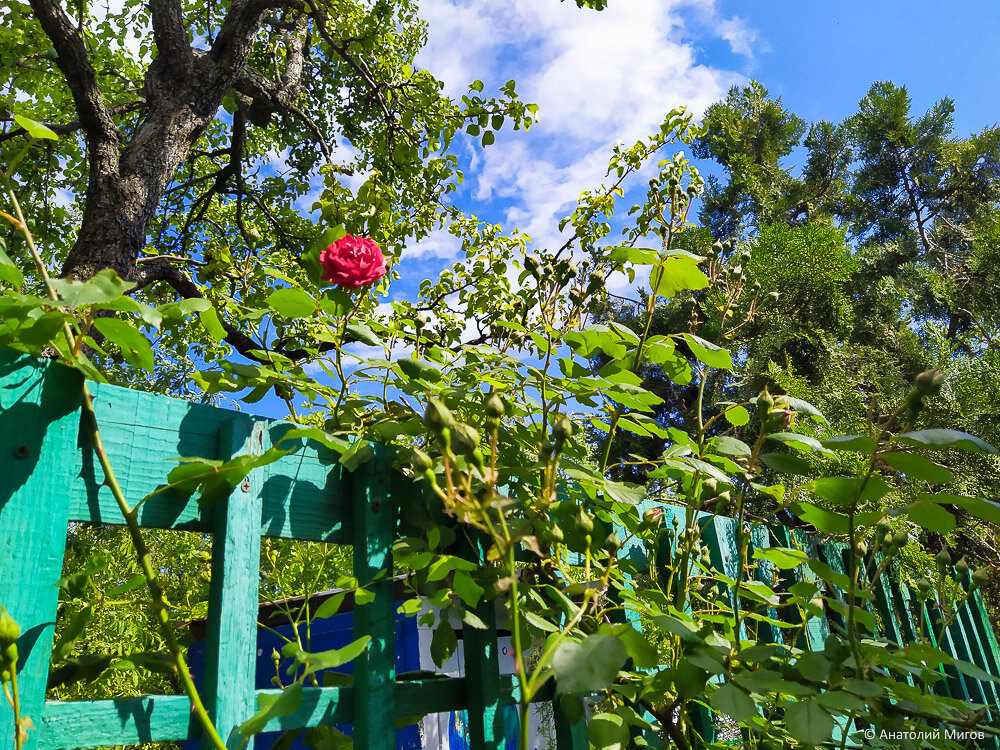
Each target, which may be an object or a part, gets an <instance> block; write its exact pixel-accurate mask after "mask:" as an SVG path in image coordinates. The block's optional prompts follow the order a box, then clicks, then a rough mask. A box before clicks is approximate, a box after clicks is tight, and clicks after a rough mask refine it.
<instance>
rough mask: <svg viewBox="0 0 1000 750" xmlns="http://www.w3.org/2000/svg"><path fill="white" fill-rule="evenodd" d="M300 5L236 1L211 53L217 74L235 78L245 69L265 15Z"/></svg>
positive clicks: (278, 0) (269, 0)
mask: <svg viewBox="0 0 1000 750" xmlns="http://www.w3.org/2000/svg"><path fill="white" fill-rule="evenodd" d="M297 5H298V3H296V2H294V0H291V1H289V0H284V2H282V1H281V0H233V2H232V3H231V4H230V6H229V12H228V13H226V17H225V18H224V19H223V21H222V27H221V28H220V29H219V35H218V36H217V37H216V38H215V43H214V44H213V45H212V48H211V50H209V53H208V56H209V58H210V59H211V61H212V63H213V65H214V68H215V71H216V74H217V75H218V76H219V77H221V78H231V77H232V76H234V75H236V73H237V72H238V71H239V70H241V69H242V68H243V65H244V64H245V63H246V59H247V56H248V55H249V53H250V46H251V45H252V43H253V39H254V37H255V36H256V34H257V30H258V29H259V28H260V23H261V17H262V16H263V14H264V12H265V11H267V10H271V9H273V8H278V7H289V6H291V7H297Z"/></svg>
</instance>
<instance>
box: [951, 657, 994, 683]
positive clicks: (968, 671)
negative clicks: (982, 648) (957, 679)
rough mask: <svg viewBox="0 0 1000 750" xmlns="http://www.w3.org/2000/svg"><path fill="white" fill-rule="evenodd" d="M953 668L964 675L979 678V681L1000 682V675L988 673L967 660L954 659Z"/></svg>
mask: <svg viewBox="0 0 1000 750" xmlns="http://www.w3.org/2000/svg"><path fill="white" fill-rule="evenodd" d="M955 668H956V669H957V670H958V671H959V672H961V673H962V674H964V675H965V676H966V677H971V678H972V679H974V680H979V681H980V682H995V683H997V684H1000V677H997V676H996V675H992V674H989V673H988V672H985V671H983V670H982V669H980V668H979V667H977V666H976V665H975V664H970V663H969V662H967V661H962V660H961V659H955Z"/></svg>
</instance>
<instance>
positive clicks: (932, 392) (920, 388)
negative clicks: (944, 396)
mask: <svg viewBox="0 0 1000 750" xmlns="http://www.w3.org/2000/svg"><path fill="white" fill-rule="evenodd" d="M913 385H914V386H915V387H916V389H917V392H918V393H920V395H922V396H936V395H938V394H939V393H940V392H941V386H943V385H944V373H943V372H941V371H940V370H924V371H923V372H922V373H920V374H919V375H917V377H916V378H914V380H913Z"/></svg>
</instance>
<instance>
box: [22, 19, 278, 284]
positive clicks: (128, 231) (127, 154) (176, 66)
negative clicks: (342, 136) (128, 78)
mask: <svg viewBox="0 0 1000 750" xmlns="http://www.w3.org/2000/svg"><path fill="white" fill-rule="evenodd" d="M31 3H32V8H33V9H34V11H35V14H36V16H37V17H38V19H39V21H40V22H41V25H42V28H43V30H44V31H45V33H46V34H47V35H48V37H49V38H50V40H51V41H52V44H53V46H54V47H55V49H56V50H57V52H58V56H59V66H60V69H61V71H62V73H63V75H64V77H65V78H66V81H67V83H68V85H69V88H70V91H71V92H72V94H73V99H74V103H75V105H76V109H77V112H78V114H79V116H80V126H81V127H80V129H81V131H82V132H83V134H84V138H85V140H86V144H87V156H88V166H89V175H88V184H87V192H86V201H85V208H84V214H83V219H82V222H81V226H80V233H79V235H78V236H77V238H76V241H75V243H74V245H73V247H72V248H71V250H70V252H69V255H68V257H67V258H66V262H65V263H64V265H63V268H62V272H61V273H62V275H63V276H65V277H72V278H77V279H88V278H90V277H92V276H93V275H94V274H95V273H97V272H98V271H100V270H102V269H105V268H111V269H114V270H115V271H116V272H117V273H118V275H119V276H121V277H122V278H124V279H128V280H138V278H137V271H136V260H137V259H138V257H139V251H140V250H141V249H142V248H143V246H144V245H145V244H146V233H147V231H148V229H149V226H150V224H151V223H152V221H153V219H154V217H155V215H156V210H157V208H158V206H159V205H160V202H161V200H162V199H163V195H164V193H165V191H166V189H167V186H168V185H169V184H170V183H171V181H172V180H173V177H174V174H175V173H176V171H177V169H178V168H179V167H180V166H181V165H182V164H183V163H184V161H185V159H187V157H188V154H189V153H190V151H191V148H192V146H193V145H194V143H195V142H196V141H197V140H198V138H199V137H200V136H201V135H202V133H204V132H205V129H206V128H207V127H208V126H209V124H210V123H211V122H212V120H213V119H214V118H215V115H216V112H217V111H218V109H219V107H220V106H221V103H222V98H223V97H224V96H225V94H226V93H227V92H228V91H229V90H230V89H231V88H232V87H233V86H234V83H235V82H236V80H237V79H238V78H239V77H240V76H242V75H243V74H244V73H245V70H246V63H247V59H248V57H249V55H250V50H251V47H252V44H253V40H254V37H255V36H256V34H257V33H258V31H259V30H260V27H261V19H262V16H263V14H264V12H265V11H267V10H268V9H270V8H272V7H274V6H276V5H277V4H278V3H276V2H274V0H233V2H232V4H231V6H230V9H229V12H228V13H227V15H226V18H225V19H224V21H223V24H222V27H221V29H220V31H219V34H218V36H217V38H216V40H215V43H214V44H213V46H212V48H211V50H209V51H208V52H207V53H206V52H200V51H196V50H194V49H192V48H191V44H190V41H189V40H188V37H187V30H186V29H185V28H184V25H183V21H182V16H181V8H180V0H151V5H150V9H151V13H152V20H153V33H154V37H155V40H156V43H157V50H158V54H157V57H156V59H154V60H153V62H152V63H151V65H150V66H149V69H148V71H147V73H146V80H145V100H146V106H145V113H144V116H143V119H142V121H141V123H140V124H139V126H138V128H137V129H136V131H135V133H134V135H133V136H132V138H131V139H130V140H129V141H128V142H127V143H124V144H123V143H122V135H121V133H120V132H119V130H118V128H117V126H116V125H115V123H114V120H113V119H112V118H111V115H110V114H109V112H108V109H107V107H106V106H105V104H104V100H103V97H102V95H101V91H100V89H99V87H98V86H97V82H96V76H95V73H94V70H93V67H92V66H91V64H90V60H89V58H88V56H87V50H86V46H85V45H84V42H83V39H82V37H81V36H80V35H79V33H78V32H77V29H76V28H75V26H74V25H73V23H72V22H71V21H70V19H69V17H68V16H67V15H66V13H65V11H64V10H63V9H62V7H61V6H60V5H59V4H58V2H56V1H55V0H31Z"/></svg>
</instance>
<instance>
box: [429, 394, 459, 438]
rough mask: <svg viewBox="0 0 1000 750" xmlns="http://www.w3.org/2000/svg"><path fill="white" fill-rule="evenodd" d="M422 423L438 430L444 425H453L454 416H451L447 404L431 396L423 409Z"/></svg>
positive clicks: (430, 428)
mask: <svg viewBox="0 0 1000 750" xmlns="http://www.w3.org/2000/svg"><path fill="white" fill-rule="evenodd" d="M424 425H425V426H426V427H427V429H429V430H433V431H434V432H440V431H441V430H443V429H444V428H445V427H453V426H454V425H455V417H454V416H452V413H451V411H450V410H449V409H448V407H447V406H445V405H444V404H442V403H441V402H440V401H438V400H437V399H436V398H432V399H431V400H430V401H428V402H427V408H426V409H424Z"/></svg>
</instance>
